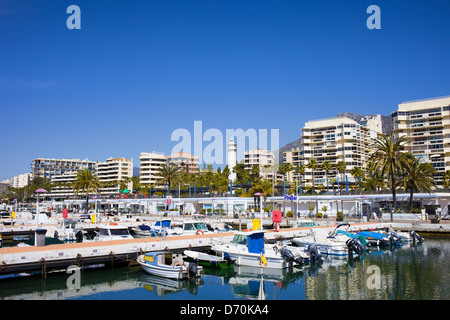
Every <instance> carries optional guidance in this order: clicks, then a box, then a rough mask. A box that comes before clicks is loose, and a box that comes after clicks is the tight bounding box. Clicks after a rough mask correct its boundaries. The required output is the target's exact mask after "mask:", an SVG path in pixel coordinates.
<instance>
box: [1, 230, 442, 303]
mask: <svg viewBox="0 0 450 320" xmlns="http://www.w3.org/2000/svg"><path fill="white" fill-rule="evenodd" d="M424 238H425V241H424V242H423V243H420V244H414V245H413V244H405V245H404V246H403V247H398V248H385V249H377V248H373V247H372V248H371V249H370V252H368V253H367V254H366V255H364V256H355V257H345V258H328V257H327V258H326V259H325V261H324V262H323V263H322V264H320V265H305V266H303V267H301V268H293V269H292V270H288V269H286V270H283V271H280V270H269V269H262V270H261V268H249V267H237V266H234V267H233V268H231V269H221V270H215V269H205V274H204V275H203V276H202V277H201V278H197V279H191V280H180V281H176V280H170V279H165V278H160V277H156V276H151V275H149V274H147V273H145V272H144V271H143V270H142V269H141V268H140V267H139V266H138V265H136V266H114V265H113V266H108V267H105V268H90V269H82V270H81V271H80V273H79V274H80V281H79V283H78V285H79V286H78V287H74V286H73V285H71V282H70V276H71V275H72V274H71V273H67V272H64V271H63V272H53V273H46V274H45V275H44V274H38V275H26V274H20V275H10V276H4V277H3V278H2V279H0V299H2V300H66V299H68V300H249V299H257V298H258V293H259V288H260V282H261V271H262V272H263V279H264V280H263V281H264V282H263V284H264V294H265V299H266V300H448V299H449V298H450V273H449V270H450V238H449V237H446V236H429V237H426V236H425V237H424Z"/></svg>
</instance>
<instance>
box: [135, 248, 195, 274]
mask: <svg viewBox="0 0 450 320" xmlns="http://www.w3.org/2000/svg"><path fill="white" fill-rule="evenodd" d="M136 261H137V262H138V263H139V265H140V266H141V267H142V268H143V269H144V270H145V271H146V272H147V273H149V274H152V275H156V276H160V277H164V278H170V279H186V278H193V277H197V276H200V275H202V274H203V267H202V266H198V264H197V263H195V262H185V261H184V260H183V257H182V256H181V254H173V253H171V252H164V251H157V252H148V253H146V254H142V255H140V256H139V257H138V258H137V260H136Z"/></svg>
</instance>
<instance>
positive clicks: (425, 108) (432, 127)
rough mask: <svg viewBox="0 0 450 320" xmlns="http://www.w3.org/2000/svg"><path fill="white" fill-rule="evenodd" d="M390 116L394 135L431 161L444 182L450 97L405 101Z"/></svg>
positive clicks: (449, 160) (449, 157) (449, 161)
mask: <svg viewBox="0 0 450 320" xmlns="http://www.w3.org/2000/svg"><path fill="white" fill-rule="evenodd" d="M391 117H392V123H393V131H394V136H395V137H396V138H398V137H401V136H405V137H406V148H405V149H406V151H409V152H411V153H412V154H413V155H415V156H416V158H419V159H421V160H423V161H426V162H429V163H431V164H432V165H433V167H434V168H436V171H437V174H436V175H435V180H436V182H437V184H441V183H442V177H443V175H444V173H445V171H446V170H450V96H448V97H440V98H431V99H423V100H415V101H407V102H402V103H400V104H399V105H398V109H397V111H394V112H393V113H392V114H391Z"/></svg>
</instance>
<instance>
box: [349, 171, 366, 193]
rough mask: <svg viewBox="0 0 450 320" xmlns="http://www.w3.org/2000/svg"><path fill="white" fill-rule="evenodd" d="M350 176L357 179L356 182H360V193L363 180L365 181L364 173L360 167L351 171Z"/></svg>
mask: <svg viewBox="0 0 450 320" xmlns="http://www.w3.org/2000/svg"><path fill="white" fill-rule="evenodd" d="M350 174H351V175H352V176H353V178H355V181H356V180H358V181H359V191H361V180H362V179H365V176H364V171H363V169H361V168H360V167H353V169H352V170H351V171H350Z"/></svg>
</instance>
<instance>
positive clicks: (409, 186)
mask: <svg viewBox="0 0 450 320" xmlns="http://www.w3.org/2000/svg"><path fill="white" fill-rule="evenodd" d="M406 156H407V161H406V165H405V166H404V167H403V178H402V184H403V186H404V188H405V191H406V190H409V210H410V212H412V206H413V194H414V192H415V191H416V192H428V193H431V191H432V188H433V187H434V186H435V181H434V178H433V174H434V173H436V169H435V168H434V167H433V166H432V165H431V163H424V162H420V161H419V160H418V159H417V158H416V157H414V155H412V154H411V153H406Z"/></svg>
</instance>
